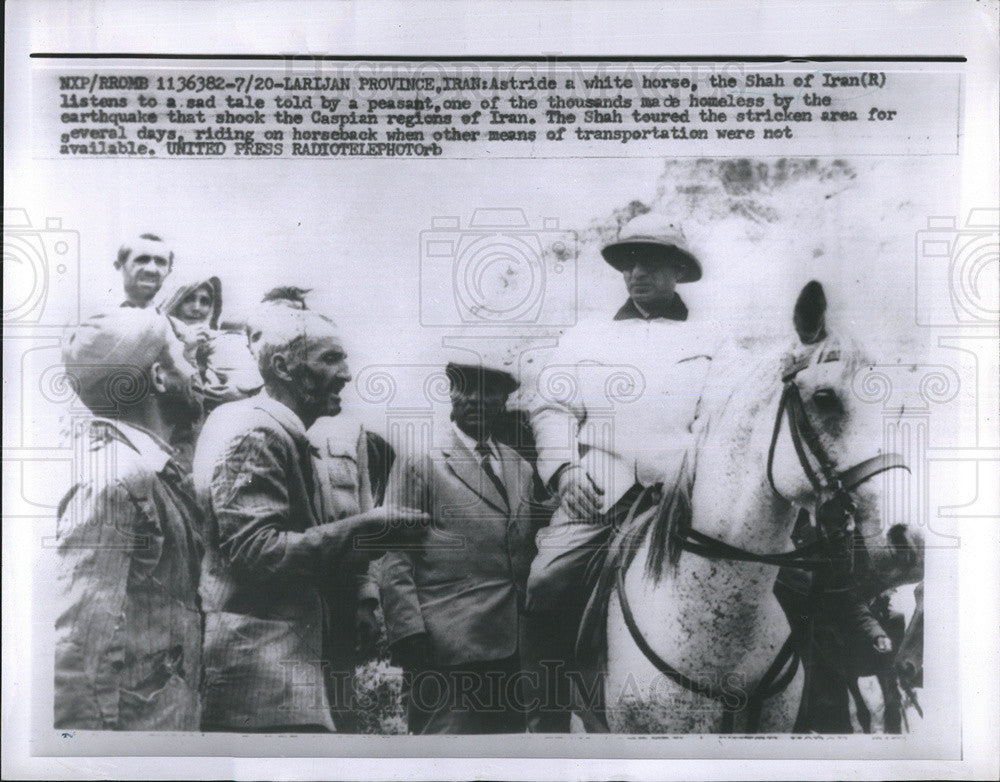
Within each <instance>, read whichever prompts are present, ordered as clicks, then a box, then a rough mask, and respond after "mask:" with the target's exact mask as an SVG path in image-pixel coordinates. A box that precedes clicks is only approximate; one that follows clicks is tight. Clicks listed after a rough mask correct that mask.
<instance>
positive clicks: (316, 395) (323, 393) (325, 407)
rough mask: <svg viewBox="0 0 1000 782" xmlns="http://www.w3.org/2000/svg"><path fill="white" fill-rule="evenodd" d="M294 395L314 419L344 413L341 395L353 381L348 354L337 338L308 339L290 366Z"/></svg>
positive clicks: (330, 336)
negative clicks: (341, 411) (348, 365)
mask: <svg viewBox="0 0 1000 782" xmlns="http://www.w3.org/2000/svg"><path fill="white" fill-rule="evenodd" d="M288 369H289V374H290V375H291V376H292V380H293V381H294V383H293V386H292V388H293V392H294V393H295V394H297V395H298V396H299V399H300V400H301V403H302V406H303V408H304V409H305V410H307V411H308V412H309V413H310V414H312V417H313V418H314V419H315V418H320V417H322V416H334V415H337V414H338V413H340V410H341V399H340V392H341V391H342V390H343V389H344V386H345V385H347V384H348V383H349V382H350V381H351V373H350V370H349V369H348V367H347V353H346V352H345V350H344V347H343V345H342V343H341V341H340V339H339V338H338V337H336V336H332V335H329V336H320V337H314V338H312V339H309V340H308V343H307V344H306V346H305V348H304V349H303V350H301V351H299V353H298V355H297V356H296V357H295V358H293V359H292V360H291V361H290V363H289V367H288Z"/></svg>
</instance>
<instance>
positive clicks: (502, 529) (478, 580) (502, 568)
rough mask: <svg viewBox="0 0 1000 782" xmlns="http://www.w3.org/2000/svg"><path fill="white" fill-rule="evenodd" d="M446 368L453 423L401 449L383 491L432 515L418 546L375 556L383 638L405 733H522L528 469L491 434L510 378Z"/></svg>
mask: <svg viewBox="0 0 1000 782" xmlns="http://www.w3.org/2000/svg"><path fill="white" fill-rule="evenodd" d="M466 355H468V356H471V354H466ZM446 372H447V375H448V379H449V381H450V384H451V421H450V425H449V426H447V427H443V428H442V431H441V432H440V433H439V434H438V436H437V438H436V439H435V443H436V445H435V447H434V448H433V449H432V450H431V452H430V453H415V454H414V453H411V454H407V453H402V454H400V456H399V458H397V460H396V463H395V465H394V467H393V469H392V473H391V474H390V477H389V484H388V487H387V490H386V495H387V497H389V498H390V500H393V501H395V502H398V503H402V504H405V505H410V506H413V507H416V508H420V509H421V510H424V511H426V512H427V513H429V514H430V515H431V517H432V518H433V527H432V531H431V533H430V534H429V535H428V537H427V539H426V540H425V541H424V542H423V544H422V545H421V546H418V547H415V548H412V549H410V550H407V551H398V552H392V553H390V554H388V555H386V558H385V560H384V561H383V563H382V569H381V573H380V579H381V595H382V608H383V611H384V614H385V621H386V629H387V634H388V640H389V644H390V648H391V649H392V654H393V659H394V661H395V662H396V663H397V664H398V665H400V666H401V667H402V668H403V670H404V675H405V679H404V682H405V690H406V703H407V721H408V725H409V730H410V732H411V733H414V734H421V733H423V734H430V733H463V734H477V733H478V734H483V733H517V732H523V731H524V729H525V725H526V723H525V709H524V702H523V697H522V694H521V690H520V681H519V679H520V675H521V674H520V671H521V664H520V657H519V652H520V643H519V640H520V639H519V635H520V633H519V622H520V614H521V610H522V608H523V605H524V590H525V582H526V580H527V577H528V567H529V565H530V563H531V558H532V555H533V554H534V545H533V537H534V534H535V528H534V526H533V522H532V504H531V501H532V497H533V489H534V485H533V473H532V470H531V467H530V466H529V465H528V463H527V462H526V461H525V460H524V459H523V458H522V457H521V456H519V455H518V453H517V452H516V451H514V450H513V449H512V448H509V447H508V446H506V445H504V444H503V443H500V442H498V441H497V439H496V438H495V437H494V428H495V426H496V424H497V420H498V418H499V417H500V414H501V413H502V412H503V410H504V407H505V405H506V401H507V397H508V396H509V395H510V393H511V392H512V391H514V390H515V389H516V388H517V387H518V382H517V380H516V379H515V378H514V377H513V376H512V375H511V374H510V373H509V371H508V370H506V369H505V368H503V367H502V366H501V365H500V364H494V363H489V362H485V363H484V362H482V361H478V360H476V359H475V358H465V357H463V358H456V360H454V361H451V362H449V363H448V364H447V368H446Z"/></svg>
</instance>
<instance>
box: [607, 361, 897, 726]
mask: <svg viewBox="0 0 1000 782" xmlns="http://www.w3.org/2000/svg"><path fill="white" fill-rule="evenodd" d="M808 365H809V359H808V358H806V359H803V360H801V361H799V362H797V363H795V364H793V365H792V366H791V367H790V368H789V370H788V371H786V372H785V373H784V375H783V376H782V382H783V384H784V387H783V389H782V392H781V399H780V400H779V402H778V412H777V414H776V415H775V420H774V427H773V430H772V434H771V443H770V446H769V447H768V453H767V480H768V483H769V484H770V485H771V489H772V490H773V491H774V493H775V494H776V495H777V496H778V497H781V499H783V500H785V501H786V502H788V499H787V498H786V497H784V496H783V495H782V494H781V492H780V491H778V488H777V486H775V483H774V474H773V466H774V455H775V451H776V449H777V445H778V437H779V435H780V434H781V427H782V423H783V422H784V421H786V420H787V422H788V430H789V433H790V435H791V438H792V445H793V446H794V448H795V453H796V455H797V456H798V459H799V464H800V465H801V466H802V470H803V472H804V473H805V475H806V478H808V480H809V483H810V484H811V485H812V487H813V489H814V491H815V492H816V518H817V519H822V518H824V517H827V516H832V517H834V518H836V519H837V520H838V524H839V525H842V527H843V528H842V529H840V530H836V531H835V532H836V533H837V537H838V539H839V541H840V542H841V544H842V545H843V541H844V540H846V539H847V538H846V534H845V533H846V532H848V531H851V530H853V529H854V526H853V514H854V510H855V508H854V503H853V502H852V500H851V496H850V493H851V491H852V490H853V489H856V488H857V487H858V486H860V485H861V484H862V483H864V482H865V481H868V480H871V479H872V478H873V477H875V476H876V475H879V474H880V473H883V472H886V471H888V470H894V469H902V470H906V471H907V472H909V469H910V468H909V467H908V466H907V465H906V462H905V461H904V459H903V457H902V456H901V455H899V454H897V453H884V454H878V455H877V456H873V457H871V458H870V459H865V460H864V461H862V462H859V463H858V464H856V465H854V466H853V467H849V468H847V469H846V470H838V469H837V465H836V464H835V463H834V462H833V460H832V459H830V457H829V455H828V454H827V453H826V451H825V450H824V449H823V446H822V443H821V442H820V439H819V435H818V434H817V432H816V428H815V427H814V426H813V424H812V422H811V421H810V420H809V416H808V414H807V413H806V409H805V403H804V402H803V401H802V395H801V393H800V391H799V387H798V384H797V383H796V382H795V379H796V376H797V375H798V373H799V372H800V371H801V370H802V369H804V368H805V367H806V366H808ZM810 457H811V459H812V460H814V461H815V462H816V464H817V466H818V469H817V468H814V467H813V465H812V463H811V461H810ZM639 503H640V501H639V500H637V501H636V504H635V505H634V506H633V507H634V508H637V507H639ZM661 507H662V506H661ZM831 508H832V509H834V510H833V511H830V512H827V509H831ZM827 531H828V530H824V529H822V528H821V529H820V535H821V537H820V539H819V540H817V541H815V542H813V543H809V544H807V545H805V546H802V547H799V548H796V549H794V550H792V551H788V552H782V553H780V554H757V553H754V552H751V551H746V550H745V549H741V548H738V547H736V546H732V545H730V544H728V543H725V542H723V541H721V540H719V539H718V538H714V537H712V536H710V535H705V534H704V533H701V532H698V531H697V530H694V529H692V528H691V525H690V520H688V521H687V523H686V524H681V525H678V528H676V529H674V530H673V531H672V532H671V537H672V538H673V541H674V542H675V543H676V544H677V545H679V547H680V550H681V551H689V552H691V553H693V554H698V555H700V556H703V557H706V558H709V559H726V560H736V561H741V562H758V563H761V564H768V565H777V566H791V567H796V568H803V569H807V570H818V569H820V568H823V567H827V566H829V565H830V563H831V555H830V546H831V544H830V541H829V540H828V539H826V538H825V537H824V533H826V532H827ZM853 537H854V536H851V540H853ZM839 553H840V554H841V555H843V554H844V552H843V551H841V552H839ZM615 586H616V591H617V594H618V602H619V606H620V608H621V611H622V617H623V618H624V620H625V625H626V626H627V627H628V629H629V633H630V634H631V635H632V640H633V641H635V643H636V645H637V646H638V647H639V649H640V651H642V653H643V654H644V655H645V656H646V659H648V660H649V662H650V663H652V664H653V665H654V666H655V667H656V668H657V670H659V671H660V672H661V673H663V674H666V675H667V676H669V677H670V678H671V679H672V680H673V681H675V682H676V683H677V684H679V685H681V686H682V687H684V688H685V689H687V690H690V691H691V692H694V693H697V694H699V695H704V696H706V697H709V698H713V699H715V700H718V701H720V702H721V703H722V707H723V722H722V732H723V733H730V732H732V730H733V723H734V718H735V714H736V712H737V711H740V710H743V709H746V711H747V732H748V733H751V732H755V731H756V729H757V725H758V724H759V719H760V712H761V708H762V706H763V702H764V700H766V699H767V698H769V697H771V696H774V695H777V694H779V693H781V692H782V691H783V690H784V689H785V688H786V687H787V686H788V685H789V684H790V683H791V681H792V679H793V678H794V677H795V673H796V671H797V670H798V666H799V656H798V653H797V651H796V649H795V636H794V635H790V636H789V637H788V639H787V640H786V641H785V643H784V644H783V645H782V647H781V649H780V650H779V652H778V654H777V656H776V657H775V659H774V661H773V662H772V663H771V665H770V667H769V668H768V669H767V671H766V672H765V673H764V676H763V677H762V678H761V680H760V681H759V682H758V683H757V686H756V687H755V688H754V690H753V692H752V693H750V695H749V697H734V696H737V695H738V694H737V693H735V692H734V691H732V690H727V689H725V688H723V687H719V686H717V685H713V684H710V683H706V682H701V681H696V680H693V679H691V678H690V677H688V676H685V675H684V674H683V673H681V672H680V671H678V670H677V669H676V668H674V667H673V666H672V665H670V664H669V663H667V662H666V660H664V659H663V658H662V657H660V656H659V655H658V654H657V653H656V652H655V651H654V650H653V648H652V647H651V646H650V645H649V643H648V642H647V641H646V639H645V637H644V636H643V635H642V632H641V631H640V629H639V626H638V624H636V621H635V616H634V615H633V613H632V609H631V606H630V605H629V601H628V596H627V594H626V592H625V568H624V567H623V566H622V565H621V564H619V566H618V569H617V574H616V582H615ZM789 663H790V664H789ZM783 670H784V672H782V671H783Z"/></svg>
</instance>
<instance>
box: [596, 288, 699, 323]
mask: <svg viewBox="0 0 1000 782" xmlns="http://www.w3.org/2000/svg"><path fill="white" fill-rule="evenodd" d="M687 317H688V308H687V305H686V304H685V303H684V300H683V299H681V297H680V294H678V293H675V294H674V297H673V298H672V299H671V300H670V302H669V303H668V304H665V305H663V306H660V307H655V308H653V309H650V310H646V309H645V308H643V307H640V306H639V305H638V304H636V303H635V302H634V301H632V299H631V297H630V298H629V300H628V301H626V302H625V304H624V305H622V308H621V309H620V310H618V312H617V313H615V318H614V319H615V320H655V319H657V318H666V319H667V320H687Z"/></svg>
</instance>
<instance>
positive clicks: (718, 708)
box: [604, 282, 922, 733]
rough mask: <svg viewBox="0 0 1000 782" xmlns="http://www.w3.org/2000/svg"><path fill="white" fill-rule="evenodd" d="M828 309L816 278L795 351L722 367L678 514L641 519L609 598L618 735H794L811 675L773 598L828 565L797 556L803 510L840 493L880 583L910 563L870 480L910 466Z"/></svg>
mask: <svg viewBox="0 0 1000 782" xmlns="http://www.w3.org/2000/svg"><path fill="white" fill-rule="evenodd" d="M825 311H826V299H825V296H824V294H823V289H822V287H821V286H820V285H819V283H816V282H811V283H809V284H808V285H807V286H806V287H805V288H803V290H802V293H801V294H800V295H799V299H798V301H797V303H796V306H795V316H794V321H795V327H796V331H797V333H798V339H797V340H795V342H794V343H793V344H791V345H789V346H788V347H787V348H786V349H783V350H780V351H778V352H776V353H774V354H773V355H771V356H769V357H765V358H763V359H760V360H758V361H757V363H755V364H750V363H749V362H748V361H747V359H746V357H743V359H742V363H741V362H735V361H734V362H730V363H726V362H721V363H720V362H719V361H716V362H714V366H713V368H712V370H711V372H710V375H709V381H708V384H707V386H706V392H705V394H704V395H703V397H702V403H701V407H702V409H701V412H700V413H699V418H698V422H697V423H696V427H695V429H696V436H697V438H698V439H697V443H698V444H697V447H696V449H695V450H694V451H692V452H691V453H690V454H689V459H688V461H687V475H686V478H682V480H681V483H687V484H688V485H689V486H690V492H689V493H685V492H684V490H683V489H678V493H675V494H674V495H673V496H674V502H675V503H676V502H680V503H681V505H680V506H675V505H671V509H672V511H679V512H678V513H676V514H675V513H673V512H669V513H668V512H667V510H666V508H667V505H666V503H664V504H663V507H662V508H660V509H655V508H654V509H652V510H650V511H649V512H648V514H644V515H645V521H646V522H647V524H646V528H645V532H643V533H642V534H641V535H640V536H638V538H637V541H638V542H637V546H638V548H637V550H635V549H634V550H635V556H634V558H632V559H631V560H630V562H629V563H628V564H626V565H624V566H623V567H621V568H620V569H619V574H618V578H617V589H615V590H612V592H611V597H610V602H609V605H608V615H607V626H606V632H607V662H606V672H605V673H606V675H605V678H604V695H605V708H606V716H607V720H608V726H609V727H610V729H611V730H612V731H613V732H624V733H720V732H737V733H742V732H756V731H760V732H765V733H767V732H776V733H781V732H789V731H791V730H792V728H793V725H794V723H795V719H796V713H797V711H798V709H799V704H800V700H801V697H802V689H803V671H802V667H801V666H800V665H797V662H798V660H797V657H796V656H795V655H793V654H792V648H793V646H794V645H793V644H792V643H791V642H790V628H789V624H788V622H787V620H786V617H785V613H784V612H783V611H782V609H781V607H780V606H779V604H778V602H777V600H776V598H775V596H774V592H773V589H774V585H775V579H776V576H777V574H778V570H779V566H780V565H781V564H788V560H791V559H796V558H798V559H800V560H805V561H806V562H805V564H806V565H809V564H815V561H819V559H820V556H821V554H820V552H818V551H816V550H815V549H811V550H810V551H805V552H799V553H798V554H795V553H793V554H789V553H788V552H789V551H791V550H792V544H791V541H790V537H791V532H792V528H793V525H794V521H795V518H796V512H795V509H796V508H797V507H805V508H809V509H810V510H813V511H814V516H813V518H814V519H815V518H816V516H815V507H816V505H817V503H818V502H820V501H826V500H829V499H830V498H831V497H834V496H836V503H840V506H841V507H842V508H843V507H845V506H847V511H845V512H843V513H841V514H840V515H839V516H837V514H836V513H833V516H834V517H835V518H842V520H843V521H842V525H841V526H842V527H843V528H844V529H845V530H849V529H851V528H852V526H853V524H854V523H855V522H856V523H857V525H859V529H860V532H861V535H862V537H863V538H864V540H865V543H866V544H867V545H866V549H867V552H868V556H869V560H870V564H871V567H872V569H873V570H875V571H876V572H882V571H885V572H888V571H892V570H893V568H896V569H897V570H898V569H899V567H898V560H899V558H900V557H901V556H903V555H904V554H905V555H906V556H910V557H912V556H913V552H912V550H909V551H905V552H903V551H901V548H909V546H910V543H911V541H912V539H911V538H909V537H908V536H907V534H905V533H904V534H902V535H901V534H900V530H899V528H895V529H894V531H893V534H892V535H890V536H888V538H887V536H886V535H885V532H886V527H885V526H884V525H883V521H884V520H883V519H882V518H881V511H882V508H883V501H882V500H883V497H882V494H883V491H882V487H883V485H884V482H883V481H881V480H873V478H875V476H876V475H879V474H880V473H883V472H885V471H887V470H891V469H896V468H902V469H905V465H904V464H903V463H902V460H901V458H900V457H898V456H897V455H895V454H887V453H883V449H882V427H883V421H882V419H881V418H880V416H881V415H882V411H881V409H880V408H878V407H877V406H875V405H872V404H866V403H865V402H863V401H862V400H861V399H860V398H859V397H858V395H856V394H855V393H852V384H853V385H854V387H855V388H858V387H859V386H858V385H857V384H859V383H862V384H863V383H864V373H865V372H867V371H870V369H869V368H870V360H869V359H868V358H867V357H866V356H865V355H863V353H862V352H861V350H860V348H859V347H858V345H857V344H856V343H855V342H853V341H850V340H847V339H843V338H838V337H837V336H835V335H829V334H827V333H826V326H825ZM841 487H842V488H841ZM838 489H840V491H838ZM848 501H850V502H852V503H853V513H851V512H848V511H850V510H852V509H851V508H850V507H849V506H848ZM685 503H686V508H685ZM830 507H835V506H830ZM685 510H687V512H686V513H685ZM831 513H832V511H831V512H829V513H827V514H826V515H827V517H829V516H830V515H831ZM678 518H679V519H680V521H678V520H677V519H678ZM642 521H643V518H642V517H637V518H636V519H635V522H636V523H637V524H641V522H642ZM639 528H640V529H642V528H641V527H639ZM848 537H850V536H848ZM921 554H922V552H921ZM773 555H778V556H773ZM810 561H813V562H810ZM916 577H917V578H919V576H916ZM622 597H624V600H622V599H621V598H622Z"/></svg>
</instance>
